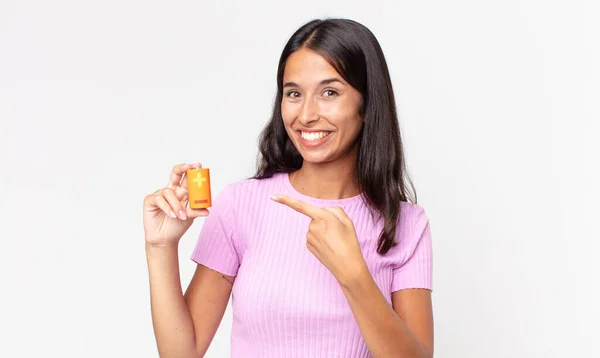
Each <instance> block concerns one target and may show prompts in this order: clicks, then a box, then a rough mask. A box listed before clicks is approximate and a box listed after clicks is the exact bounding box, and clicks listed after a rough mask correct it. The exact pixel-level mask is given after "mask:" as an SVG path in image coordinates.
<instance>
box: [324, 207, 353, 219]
mask: <svg viewBox="0 0 600 358" xmlns="http://www.w3.org/2000/svg"><path fill="white" fill-rule="evenodd" d="M323 209H325V210H327V211H329V212H330V213H332V214H333V215H334V216H335V217H336V218H338V220H339V221H341V222H343V223H347V222H348V220H349V219H350V218H349V217H348V215H346V212H345V211H344V209H342V208H340V207H339V206H328V207H326V208H323Z"/></svg>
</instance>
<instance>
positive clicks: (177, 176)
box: [167, 163, 202, 188]
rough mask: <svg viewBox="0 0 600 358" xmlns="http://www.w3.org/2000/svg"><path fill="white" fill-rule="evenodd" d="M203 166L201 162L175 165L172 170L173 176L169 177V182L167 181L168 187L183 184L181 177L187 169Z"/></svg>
mask: <svg viewBox="0 0 600 358" xmlns="http://www.w3.org/2000/svg"><path fill="white" fill-rule="evenodd" d="M201 167H202V165H201V164H200V163H196V164H187V163H183V164H177V165H176V166H174V167H173V170H171V176H170V177H169V182H168V183H167V187H168V188H173V187H176V186H179V185H181V179H182V178H183V175H184V174H185V172H186V171H187V170H189V169H192V168H201Z"/></svg>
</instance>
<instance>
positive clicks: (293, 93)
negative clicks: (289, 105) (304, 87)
mask: <svg viewBox="0 0 600 358" xmlns="http://www.w3.org/2000/svg"><path fill="white" fill-rule="evenodd" d="M285 95H286V96H287V97H290V98H297V97H298V96H300V93H298V91H293V90H292V91H288V92H287V93H286V94H285Z"/></svg>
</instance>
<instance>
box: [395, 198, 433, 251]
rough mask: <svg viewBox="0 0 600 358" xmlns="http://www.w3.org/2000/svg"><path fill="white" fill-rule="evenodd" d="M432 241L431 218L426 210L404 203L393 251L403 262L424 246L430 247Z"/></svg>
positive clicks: (397, 225)
mask: <svg viewBox="0 0 600 358" xmlns="http://www.w3.org/2000/svg"><path fill="white" fill-rule="evenodd" d="M430 241H431V235H430V229H429V218H428V217H427V214H426V213H425V208H423V207H422V206H420V205H416V204H412V203H409V202H402V203H401V205H400V215H399V216H398V221H397V224H396V234H395V242H396V244H397V245H396V246H395V247H394V248H392V251H394V252H395V254H396V255H399V256H400V257H401V259H402V261H404V260H406V259H407V258H408V257H410V256H411V255H412V254H413V252H414V251H415V250H416V249H417V248H418V247H419V246H422V245H426V246H429V245H430Z"/></svg>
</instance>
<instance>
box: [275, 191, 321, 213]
mask: <svg viewBox="0 0 600 358" xmlns="http://www.w3.org/2000/svg"><path fill="white" fill-rule="evenodd" d="M271 200H273V201H276V202H278V203H280V204H283V205H286V206H289V207H290V208H292V209H294V210H296V211H297V212H299V213H301V214H304V215H306V216H308V217H310V218H311V219H320V218H322V217H323V209H321V208H318V207H316V206H313V205H310V204H309V203H306V202H304V201H302V200H298V199H294V198H291V197H289V196H287V195H272V196H271Z"/></svg>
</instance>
